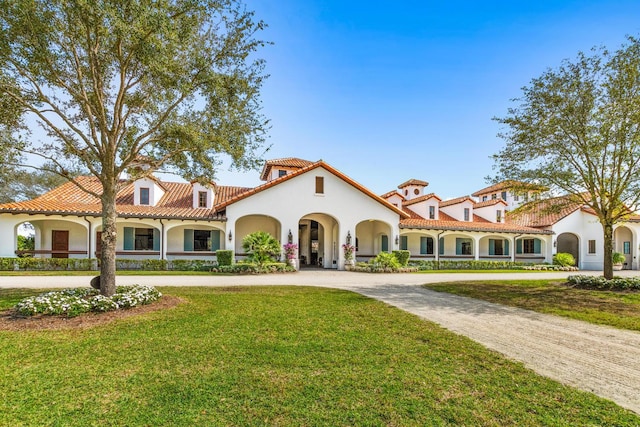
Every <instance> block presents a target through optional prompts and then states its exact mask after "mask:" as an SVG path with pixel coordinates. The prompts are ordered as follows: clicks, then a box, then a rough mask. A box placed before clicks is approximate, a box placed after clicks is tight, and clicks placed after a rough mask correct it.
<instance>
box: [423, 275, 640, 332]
mask: <svg viewBox="0 0 640 427" xmlns="http://www.w3.org/2000/svg"><path fill="white" fill-rule="evenodd" d="M424 286H425V287H426V288H429V289H433V290H435V291H439V292H449V293H452V294H456V295H462V296H467V297H471V298H476V299H481V300H485V301H490V302H495V303H498V304H504V305H510V306H513V307H520V308H526V309H528V310H533V311H538V312H540V313H548V314H555V315H559V316H564V317H570V318H572V319H578V320H583V321H586V322H591V323H596V324H601V325H609V326H613V327H616V328H621V329H630V330H634V331H640V292H613V291H594V290H584V289H575V288H571V287H568V286H565V285H563V284H562V283H560V282H559V281H558V280H557V279H556V280H504V281H502V280H500V281H476V282H451V283H435V284H427V285H424Z"/></svg>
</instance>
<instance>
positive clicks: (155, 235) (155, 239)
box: [153, 228, 160, 251]
mask: <svg viewBox="0 0 640 427" xmlns="http://www.w3.org/2000/svg"><path fill="white" fill-rule="evenodd" d="M153 250H154V251H159V250H160V230H158V229H157V228H154V229H153Z"/></svg>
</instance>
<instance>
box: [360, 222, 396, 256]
mask: <svg viewBox="0 0 640 427" xmlns="http://www.w3.org/2000/svg"><path fill="white" fill-rule="evenodd" d="M392 233H393V228H392V227H391V225H389V224H387V223H386V222H383V221H379V220H375V219H369V220H366V221H361V222H359V223H358V224H357V225H356V238H357V239H358V245H357V249H356V254H355V255H356V259H357V260H358V261H369V260H370V259H371V258H374V257H375V256H376V255H378V254H379V253H380V252H391V250H392V249H393V246H392V243H393V235H392Z"/></svg>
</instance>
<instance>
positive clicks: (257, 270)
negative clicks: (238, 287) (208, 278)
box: [211, 262, 296, 274]
mask: <svg viewBox="0 0 640 427" xmlns="http://www.w3.org/2000/svg"><path fill="white" fill-rule="evenodd" d="M211 271H213V272H215V273H229V274H265V273H289V272H295V271H296V269H295V268H294V267H291V266H290V265H289V264H287V263H284V262H272V263H267V264H263V265H258V264H252V263H244V262H242V263H238V264H233V265H219V266H218V267H215V268H213V269H212V270H211Z"/></svg>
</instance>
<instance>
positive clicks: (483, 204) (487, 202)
mask: <svg viewBox="0 0 640 427" xmlns="http://www.w3.org/2000/svg"><path fill="white" fill-rule="evenodd" d="M498 203H502V204H503V205H505V206H507V205H508V203H507V202H505V201H504V200H502V199H493V200H485V201H484V202H477V203H476V204H475V205H473V207H474V208H484V207H486V206H493V205H497V204H498Z"/></svg>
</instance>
